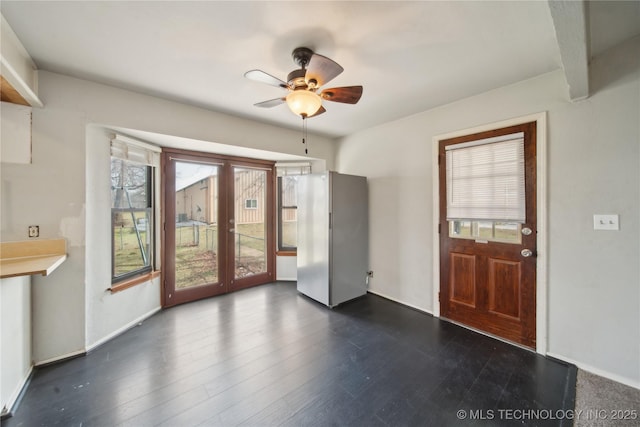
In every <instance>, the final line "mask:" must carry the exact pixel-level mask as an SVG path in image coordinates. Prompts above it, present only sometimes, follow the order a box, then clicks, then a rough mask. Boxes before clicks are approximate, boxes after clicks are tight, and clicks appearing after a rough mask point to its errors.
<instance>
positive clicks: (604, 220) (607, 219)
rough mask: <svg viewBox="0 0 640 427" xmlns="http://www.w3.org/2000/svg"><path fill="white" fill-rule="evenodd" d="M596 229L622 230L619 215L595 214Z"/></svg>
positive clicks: (594, 223) (594, 224)
mask: <svg viewBox="0 0 640 427" xmlns="http://www.w3.org/2000/svg"><path fill="white" fill-rule="evenodd" d="M593 229H594V230H610V231H611V230H613V231H616V230H620V221H619V217H618V215H593Z"/></svg>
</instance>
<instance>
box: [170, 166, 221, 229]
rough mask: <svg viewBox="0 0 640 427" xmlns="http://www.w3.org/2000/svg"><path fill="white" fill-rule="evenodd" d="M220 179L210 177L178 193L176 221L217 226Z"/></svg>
mask: <svg viewBox="0 0 640 427" xmlns="http://www.w3.org/2000/svg"><path fill="white" fill-rule="evenodd" d="M217 210H218V177H217V176H210V177H208V178H205V179H202V180H200V181H198V182H196V183H193V184H191V185H190V186H188V187H185V188H183V189H182V190H179V191H177V192H176V221H178V222H181V221H200V222H204V223H207V224H216V223H217V216H216V212H217Z"/></svg>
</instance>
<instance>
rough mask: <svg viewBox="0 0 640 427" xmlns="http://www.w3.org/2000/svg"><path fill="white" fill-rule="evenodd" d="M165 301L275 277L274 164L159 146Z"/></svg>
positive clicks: (180, 300) (207, 294) (206, 294)
mask: <svg viewBox="0 0 640 427" xmlns="http://www.w3.org/2000/svg"><path fill="white" fill-rule="evenodd" d="M162 164H163V192H164V193H163V194H164V210H163V212H164V218H163V221H164V235H163V237H164V239H163V241H164V245H163V247H164V262H163V269H162V270H163V290H164V291H163V306H165V307H167V306H172V305H175V304H180V303H183V302H188V301H193V300H197V299H201V298H206V297H210V296H214V295H218V294H222V293H226V292H231V291H234V290H237V289H242V288H246V287H249V286H255V285H259V284H263V283H268V282H271V281H272V280H273V277H274V266H275V243H274V231H273V230H274V214H273V210H274V205H273V198H274V197H273V196H274V193H273V192H274V182H273V181H274V178H273V176H274V175H273V169H274V163H273V162H268V161H261V160H253V159H240V158H233V157H225V156H217V155H210V154H204V153H190V152H185V151H181V150H175V151H173V150H165V151H164V153H163V163H162Z"/></svg>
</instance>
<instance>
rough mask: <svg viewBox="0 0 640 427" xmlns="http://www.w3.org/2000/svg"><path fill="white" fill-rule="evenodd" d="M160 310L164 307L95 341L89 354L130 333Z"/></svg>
mask: <svg viewBox="0 0 640 427" xmlns="http://www.w3.org/2000/svg"><path fill="white" fill-rule="evenodd" d="M160 310H162V307H156V308H154V309H153V310H151V311H149V312H147V313H145V314H143V315H142V316H140V317H138V318H137V319H135V320H132V321H131V322H129V323H127V324H126V325H124V326H123V327H121V328H118V329H116V330H115V331H113V332H111V333H110V334H109V335H107V336H104V337H102V338H100V339H99V340H97V341H95V342H94V343H92V344H89V345H88V346H87V350H86V351H87V352H89V351H91V350H93V349H95V348H96V347H99V346H101V345H102V344H104V343H106V342H107V341H110V340H112V339H114V338H115V337H117V336H118V335H120V334H122V333H124V332H126V331H128V330H129V329H131V328H133V327H134V326H136V325H137V324H138V323H141V322H143V321H145V320H147V319H148V318H149V317H151V316H153V315H154V314H156V313H157V312H159V311H160Z"/></svg>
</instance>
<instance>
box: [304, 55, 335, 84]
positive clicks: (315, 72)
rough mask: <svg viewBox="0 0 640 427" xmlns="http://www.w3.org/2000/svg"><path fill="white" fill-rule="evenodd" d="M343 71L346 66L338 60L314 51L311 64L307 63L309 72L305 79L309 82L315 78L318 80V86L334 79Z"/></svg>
mask: <svg viewBox="0 0 640 427" xmlns="http://www.w3.org/2000/svg"><path fill="white" fill-rule="evenodd" d="M343 71H344V68H342V67H341V66H340V64H338V63H337V62H335V61H333V60H332V59H329V58H327V57H326V56H322V55H318V54H317V53H314V54H313V55H312V56H311V59H310V60H309V65H307V74H305V76H304V79H305V80H306V81H307V84H308V83H309V82H310V81H311V80H315V81H316V82H317V83H316V87H318V86H322V85H323V84H325V83H328V82H329V81H330V80H333V79H334V78H335V77H336V76H337V75H338V74H340V73H341V72H343Z"/></svg>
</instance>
